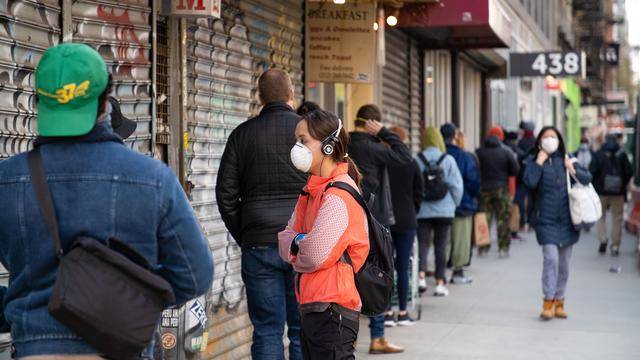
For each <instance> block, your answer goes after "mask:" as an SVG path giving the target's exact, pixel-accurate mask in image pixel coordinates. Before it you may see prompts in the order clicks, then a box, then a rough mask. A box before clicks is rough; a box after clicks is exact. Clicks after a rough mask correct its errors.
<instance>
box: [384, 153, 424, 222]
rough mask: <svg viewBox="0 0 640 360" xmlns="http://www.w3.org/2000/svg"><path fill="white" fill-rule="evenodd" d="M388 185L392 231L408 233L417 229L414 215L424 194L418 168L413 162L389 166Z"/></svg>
mask: <svg viewBox="0 0 640 360" xmlns="http://www.w3.org/2000/svg"><path fill="white" fill-rule="evenodd" d="M388 170H389V184H390V185H391V200H392V204H393V215H394V217H395V219H396V223H395V225H393V226H391V230H392V231H408V230H412V229H416V228H417V227H418V221H417V219H416V215H417V214H418V211H420V204H421V203H422V200H423V199H422V197H423V192H424V188H423V187H424V182H423V180H422V174H421V173H420V167H418V164H417V163H416V162H415V160H414V161H413V162H411V163H410V164H408V165H402V166H389V168H388Z"/></svg>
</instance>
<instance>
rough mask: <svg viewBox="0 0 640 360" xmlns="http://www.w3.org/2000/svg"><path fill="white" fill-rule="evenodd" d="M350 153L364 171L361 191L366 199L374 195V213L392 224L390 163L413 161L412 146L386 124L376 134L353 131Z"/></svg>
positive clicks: (382, 222)
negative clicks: (388, 169)
mask: <svg viewBox="0 0 640 360" xmlns="http://www.w3.org/2000/svg"><path fill="white" fill-rule="evenodd" d="M381 140H382V141H384V142H385V143H387V145H389V146H386V145H384V144H383V143H382V142H381ZM349 156H350V157H351V158H352V159H353V161H355V163H356V165H358V168H359V169H360V172H362V176H363V180H362V186H361V187H362V195H363V196H364V198H365V199H369V198H370V197H371V194H374V195H375V202H374V204H373V205H374V206H373V207H372V213H373V216H374V217H375V218H376V219H377V220H378V221H379V222H380V223H381V224H382V225H385V226H391V225H393V224H394V223H395V220H394V216H393V204H392V203H391V189H390V186H389V175H388V173H387V167H388V166H392V165H406V164H409V163H411V161H412V157H411V152H409V148H408V147H407V146H406V145H405V144H404V143H403V142H402V140H400V138H399V137H398V136H397V135H396V134H394V133H392V132H391V131H389V130H387V129H386V128H382V130H380V133H379V134H378V136H377V137H375V136H372V135H369V134H367V133H365V132H359V131H358V132H352V133H351V141H350V142H349Z"/></svg>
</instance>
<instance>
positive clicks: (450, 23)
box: [386, 0, 511, 48]
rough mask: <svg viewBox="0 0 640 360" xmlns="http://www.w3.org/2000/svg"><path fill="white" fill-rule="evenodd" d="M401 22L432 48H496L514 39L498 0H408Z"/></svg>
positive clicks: (400, 23)
mask: <svg viewBox="0 0 640 360" xmlns="http://www.w3.org/2000/svg"><path fill="white" fill-rule="evenodd" d="M386 10H387V11H386V12H387V14H392V13H393V12H394V9H393V8H387V9H386ZM398 26H399V27H400V28H402V29H404V30H405V31H407V32H409V33H411V34H412V35H414V36H415V37H416V38H418V39H420V40H422V41H423V42H424V43H425V45H427V46H429V47H430V48H494V47H509V45H510V43H511V20H510V19H509V17H508V15H507V13H506V11H505V10H504V8H503V5H502V4H501V3H500V1H499V0H441V1H440V2H439V3H429V4H415V3H414V4H411V3H406V4H405V5H404V6H403V7H402V8H401V9H400V12H399V16H398Z"/></svg>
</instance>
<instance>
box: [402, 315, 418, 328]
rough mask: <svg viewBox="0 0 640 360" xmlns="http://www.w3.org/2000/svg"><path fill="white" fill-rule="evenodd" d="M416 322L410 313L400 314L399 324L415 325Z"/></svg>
mask: <svg viewBox="0 0 640 360" xmlns="http://www.w3.org/2000/svg"><path fill="white" fill-rule="evenodd" d="M415 324H416V322H415V321H414V320H413V319H412V318H411V316H410V315H409V313H405V314H404V315H401V314H398V326H413V325H415Z"/></svg>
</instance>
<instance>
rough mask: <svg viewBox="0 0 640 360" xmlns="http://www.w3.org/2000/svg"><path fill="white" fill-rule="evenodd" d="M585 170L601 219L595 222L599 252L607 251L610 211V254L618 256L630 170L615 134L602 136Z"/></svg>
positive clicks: (628, 162) (627, 159)
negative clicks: (589, 179) (608, 212)
mask: <svg viewBox="0 0 640 360" xmlns="http://www.w3.org/2000/svg"><path fill="white" fill-rule="evenodd" d="M589 171H591V174H592V175H593V186H594V187H595V189H596V192H598V195H600V202H601V203H602V217H601V218H600V221H598V238H599V240H600V248H599V250H598V251H599V252H600V253H601V254H604V253H606V252H607V245H608V243H609V240H608V238H607V235H608V234H607V216H606V214H607V210H611V255H613V256H618V255H619V254H620V242H621V240H622V223H623V221H624V219H623V211H624V203H625V201H626V198H627V187H628V186H629V183H630V182H631V178H632V177H633V168H632V167H631V163H630V161H629V157H628V156H627V153H626V152H625V150H624V148H623V147H621V146H620V144H619V143H618V137H617V136H616V134H609V135H607V136H606V141H605V143H604V145H602V147H601V148H600V150H598V151H597V152H596V153H595V154H594V155H593V158H592V160H591V163H590V165H589Z"/></svg>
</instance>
